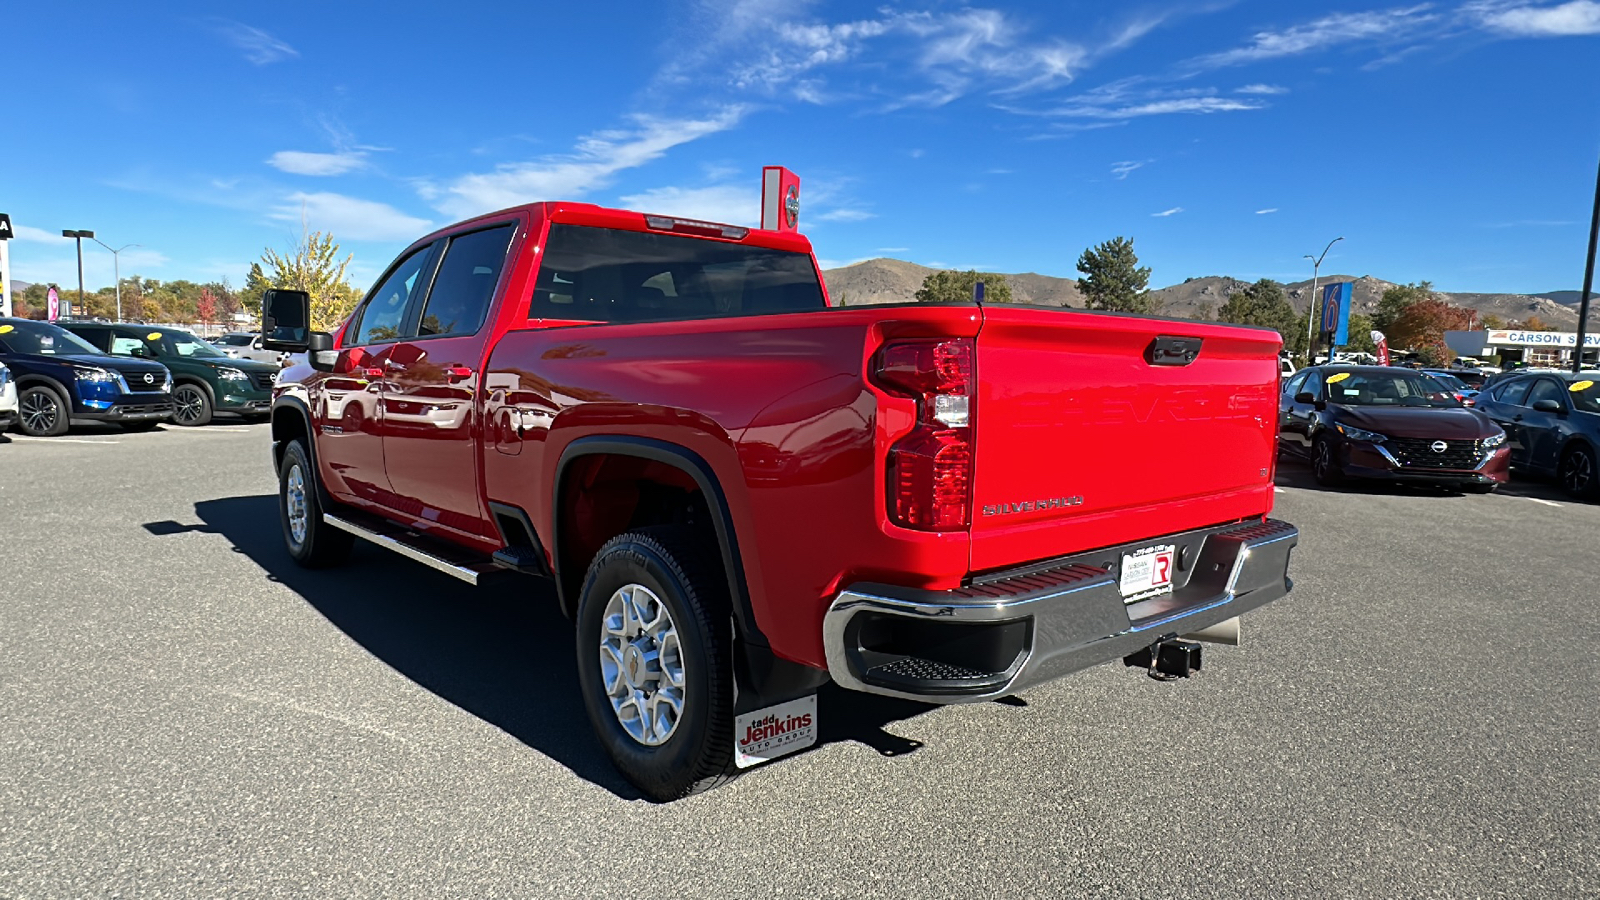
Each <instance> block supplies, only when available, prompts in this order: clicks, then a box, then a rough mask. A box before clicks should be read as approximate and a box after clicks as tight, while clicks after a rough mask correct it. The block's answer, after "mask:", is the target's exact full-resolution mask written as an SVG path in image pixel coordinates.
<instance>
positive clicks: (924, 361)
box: [873, 338, 977, 531]
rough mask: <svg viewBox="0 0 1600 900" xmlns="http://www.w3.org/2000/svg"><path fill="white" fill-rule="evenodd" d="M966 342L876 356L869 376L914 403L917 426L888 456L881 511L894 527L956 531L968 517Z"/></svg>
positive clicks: (893, 349) (971, 382)
mask: <svg viewBox="0 0 1600 900" xmlns="http://www.w3.org/2000/svg"><path fill="white" fill-rule="evenodd" d="M972 362H973V340H972V338H951V339H946V340H919V341H898V342H895V343H892V344H887V345H885V346H884V347H883V349H882V350H880V351H878V359H877V364H876V366H875V367H874V370H873V374H874V376H875V379H876V380H877V382H878V383H879V384H880V385H882V386H883V387H884V388H885V389H887V390H888V391H890V392H891V393H894V394H898V395H900V396H906V397H912V398H914V399H915V400H916V401H917V423H916V427H914V428H912V430H911V432H910V433H909V434H907V435H905V436H904V437H902V438H900V439H899V440H898V441H895V443H894V446H892V447H890V448H889V458H888V472H887V475H888V478H887V481H888V489H889V496H888V506H889V518H890V519H892V520H893V521H894V522H895V524H897V525H903V526H905V527H907V528H918V529H922V530H924V531H960V530H962V529H965V528H966V527H967V525H968V523H969V522H970V521H971V510H972V422H973V405H972V396H973V394H974V392H975V388H976V385H977V380H976V378H975V377H974V376H973V366H972Z"/></svg>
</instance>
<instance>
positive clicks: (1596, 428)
mask: <svg viewBox="0 0 1600 900" xmlns="http://www.w3.org/2000/svg"><path fill="white" fill-rule="evenodd" d="M1478 409H1479V411H1481V412H1483V413H1486V414H1487V415H1488V416H1489V418H1491V419H1493V420H1495V422H1496V423H1498V424H1499V425H1500V427H1501V428H1504V429H1505V432H1506V436H1507V437H1508V438H1509V439H1510V441H1511V465H1512V466H1514V467H1516V468H1517V469H1519V470H1522V471H1526V472H1534V473H1537V474H1540V475H1549V476H1554V477H1555V478H1556V479H1558V480H1559V481H1560V482H1561V486H1562V487H1563V488H1564V489H1566V492H1567V493H1568V494H1569V495H1571V496H1572V497H1575V498H1577V499H1580V500H1594V499H1597V498H1600V469H1597V460H1600V372H1576V373H1574V372H1531V373H1528V374H1526V375H1513V376H1508V377H1506V378H1500V379H1496V380H1495V381H1494V383H1493V384H1491V385H1489V389H1488V390H1486V391H1484V392H1483V393H1482V394H1479V395H1478Z"/></svg>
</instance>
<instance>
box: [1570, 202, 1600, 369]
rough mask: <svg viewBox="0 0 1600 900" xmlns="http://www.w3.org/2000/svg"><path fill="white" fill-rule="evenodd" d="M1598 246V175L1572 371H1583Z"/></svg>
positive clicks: (1599, 237)
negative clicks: (1595, 256) (1576, 347)
mask: <svg viewBox="0 0 1600 900" xmlns="http://www.w3.org/2000/svg"><path fill="white" fill-rule="evenodd" d="M1597 245H1600V175H1596V176H1595V183H1594V216H1593V217H1592V218H1590V219H1589V261H1588V262H1587V263H1585V264H1584V267H1583V296H1582V297H1581V298H1580V299H1579V300H1578V349H1577V352H1576V353H1574V354H1573V356H1572V371H1574V372H1581V371H1583V344H1584V341H1585V340H1586V339H1587V338H1588V336H1589V294H1590V293H1591V290H1592V289H1593V288H1594V254H1595V248H1596V246H1597Z"/></svg>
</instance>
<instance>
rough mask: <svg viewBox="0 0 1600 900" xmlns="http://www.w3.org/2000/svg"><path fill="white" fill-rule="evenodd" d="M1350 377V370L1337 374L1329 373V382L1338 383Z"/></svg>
mask: <svg viewBox="0 0 1600 900" xmlns="http://www.w3.org/2000/svg"><path fill="white" fill-rule="evenodd" d="M1349 377H1350V373H1349V372H1340V373H1339V374H1337V375H1329V376H1328V383H1329V384H1338V383H1339V382H1341V381H1343V380H1345V379H1346V378H1349Z"/></svg>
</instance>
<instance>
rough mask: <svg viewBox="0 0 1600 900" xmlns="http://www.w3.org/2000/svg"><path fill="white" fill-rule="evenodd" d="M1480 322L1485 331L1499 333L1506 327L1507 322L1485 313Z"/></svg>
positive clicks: (1492, 314)
mask: <svg viewBox="0 0 1600 900" xmlns="http://www.w3.org/2000/svg"><path fill="white" fill-rule="evenodd" d="M1479 322H1480V324H1482V325H1483V329H1484V330H1485V331H1499V330H1500V329H1502V328H1505V327H1506V320H1505V319H1502V318H1500V317H1499V316H1497V315H1495V314H1494V313H1484V314H1483V318H1482V319H1481V320H1479Z"/></svg>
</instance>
